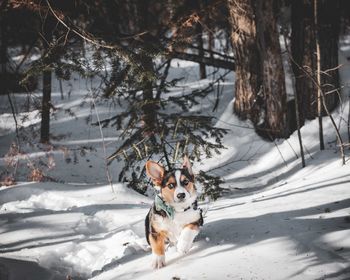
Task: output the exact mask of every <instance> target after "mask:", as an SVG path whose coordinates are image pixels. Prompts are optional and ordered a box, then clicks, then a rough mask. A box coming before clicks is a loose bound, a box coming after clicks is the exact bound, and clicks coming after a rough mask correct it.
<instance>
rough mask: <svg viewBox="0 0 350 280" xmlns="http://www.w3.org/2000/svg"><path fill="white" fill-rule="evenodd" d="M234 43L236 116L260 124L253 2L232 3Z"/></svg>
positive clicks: (232, 40)
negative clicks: (257, 100)
mask: <svg viewBox="0 0 350 280" xmlns="http://www.w3.org/2000/svg"><path fill="white" fill-rule="evenodd" d="M228 8H229V13H230V23H231V42H232V47H233V50H234V55H235V62H236V69H235V76H236V78H235V80H236V82H235V100H234V104H233V107H234V108H233V109H234V112H235V113H236V114H237V115H238V116H239V117H240V118H241V119H247V118H248V119H250V120H252V121H253V123H254V124H257V123H258V121H259V111H260V108H259V103H258V102H256V99H257V93H258V92H259V89H260V85H261V75H260V56H259V52H258V48H257V33H256V24H255V19H254V17H255V15H254V9H253V5H252V1H251V0H229V1H228Z"/></svg>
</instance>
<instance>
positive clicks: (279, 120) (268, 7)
mask: <svg viewBox="0 0 350 280" xmlns="http://www.w3.org/2000/svg"><path fill="white" fill-rule="evenodd" d="M257 4H258V5H257V8H256V15H257V17H256V19H257V24H256V25H257V28H258V29H257V34H258V47H259V52H260V56H261V59H262V76H263V96H264V100H265V108H266V114H265V125H264V130H265V131H266V132H267V134H268V136H270V138H271V140H272V139H275V138H285V137H287V136H288V123H287V94H286V88H285V76H284V69H283V63H282V55H281V47H280V43H279V31H278V29H277V21H276V15H275V13H274V4H275V1H274V0H258V1H257Z"/></svg>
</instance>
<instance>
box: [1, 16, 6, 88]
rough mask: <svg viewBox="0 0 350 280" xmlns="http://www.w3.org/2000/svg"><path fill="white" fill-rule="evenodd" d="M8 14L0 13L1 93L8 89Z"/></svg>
mask: <svg viewBox="0 0 350 280" xmlns="http://www.w3.org/2000/svg"><path fill="white" fill-rule="evenodd" d="M6 28H7V25H6V15H5V13H2V14H1V15H0V36H1V37H0V39H1V40H0V82H1V88H0V90H1V92H0V95H5V94H7V91H8V79H7V78H6V76H7V32H6Z"/></svg>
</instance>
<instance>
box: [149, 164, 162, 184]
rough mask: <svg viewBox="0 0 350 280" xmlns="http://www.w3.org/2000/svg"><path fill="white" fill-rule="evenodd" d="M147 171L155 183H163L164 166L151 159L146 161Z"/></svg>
mask: <svg viewBox="0 0 350 280" xmlns="http://www.w3.org/2000/svg"><path fill="white" fill-rule="evenodd" d="M146 173H147V176H148V177H150V178H151V179H152V180H153V183H154V184H155V185H161V183H162V180H163V177H164V167H163V166H161V165H159V164H158V163H156V162H154V161H152V160H149V161H147V162H146Z"/></svg>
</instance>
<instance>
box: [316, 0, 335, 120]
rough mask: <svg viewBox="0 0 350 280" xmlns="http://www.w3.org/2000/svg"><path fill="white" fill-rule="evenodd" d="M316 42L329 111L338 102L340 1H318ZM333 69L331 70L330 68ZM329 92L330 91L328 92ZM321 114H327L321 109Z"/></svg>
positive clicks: (323, 88)
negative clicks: (318, 48) (317, 43)
mask: <svg viewBox="0 0 350 280" xmlns="http://www.w3.org/2000/svg"><path fill="white" fill-rule="evenodd" d="M317 6H318V11H317V13H318V19H317V21H318V42H319V47H320V61H321V73H322V74H321V84H322V90H323V92H324V93H325V94H326V96H325V103H326V105H327V109H328V110H329V111H333V110H334V109H335V108H336V107H337V106H338V104H339V101H340V96H339V90H338V89H339V88H340V82H339V71H338V66H339V62H338V51H339V46H338V40H339V32H340V1H339V0H319V1H318V5H317ZM332 69H333V70H332ZM329 92H331V93H329ZM323 115H324V116H325V115H327V113H326V112H325V110H323Z"/></svg>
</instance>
